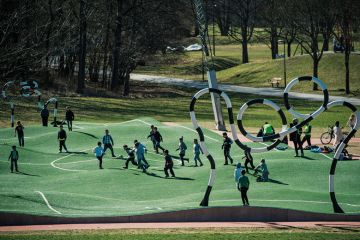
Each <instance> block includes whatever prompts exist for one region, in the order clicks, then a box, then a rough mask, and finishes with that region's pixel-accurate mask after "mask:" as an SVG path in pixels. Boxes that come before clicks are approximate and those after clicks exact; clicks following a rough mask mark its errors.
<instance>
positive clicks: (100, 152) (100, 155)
mask: <svg viewBox="0 0 360 240" xmlns="http://www.w3.org/2000/svg"><path fill="white" fill-rule="evenodd" d="M93 153H95V157H96V158H97V159H98V160H99V168H100V169H103V167H102V158H103V156H104V154H105V152H104V149H103V148H102V146H101V142H98V143H97V147H96V148H94V150H93Z"/></svg>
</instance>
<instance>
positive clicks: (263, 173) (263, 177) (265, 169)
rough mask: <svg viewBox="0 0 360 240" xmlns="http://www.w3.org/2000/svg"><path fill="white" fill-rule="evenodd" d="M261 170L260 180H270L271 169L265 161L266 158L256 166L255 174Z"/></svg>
mask: <svg viewBox="0 0 360 240" xmlns="http://www.w3.org/2000/svg"><path fill="white" fill-rule="evenodd" d="M259 171H261V177H259V180H258V181H259V182H267V181H269V170H268V167H267V165H266V163H265V159H264V158H263V159H261V162H260V164H259V165H258V166H257V167H256V169H255V173H254V175H256V174H257V173H258V172H259Z"/></svg>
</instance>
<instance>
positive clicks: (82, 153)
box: [67, 151, 88, 155]
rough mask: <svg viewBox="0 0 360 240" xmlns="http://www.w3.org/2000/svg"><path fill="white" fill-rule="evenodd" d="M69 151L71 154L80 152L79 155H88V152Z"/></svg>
mask: <svg viewBox="0 0 360 240" xmlns="http://www.w3.org/2000/svg"><path fill="white" fill-rule="evenodd" d="M67 153H69V154H79V155H87V154H88V153H86V152H73V151H68V152H67Z"/></svg>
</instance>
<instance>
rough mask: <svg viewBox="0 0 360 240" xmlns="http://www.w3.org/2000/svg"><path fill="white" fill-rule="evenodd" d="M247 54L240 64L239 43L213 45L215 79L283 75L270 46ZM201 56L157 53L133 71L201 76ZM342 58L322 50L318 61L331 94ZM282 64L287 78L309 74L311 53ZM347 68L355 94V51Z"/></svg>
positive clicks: (252, 80) (263, 81) (337, 89)
mask: <svg viewBox="0 0 360 240" xmlns="http://www.w3.org/2000/svg"><path fill="white" fill-rule="evenodd" d="M295 48H296V45H294V46H293V51H295ZM281 49H282V48H281ZM279 53H280V54H282V51H281V50H280V52H279ZM249 54H250V63H248V64H241V63H240V59H241V48H240V46H239V45H234V44H231V45H229V44H227V45H219V46H217V47H216V57H215V58H214V60H215V66H216V70H217V71H218V74H217V76H218V81H219V82H221V83H231V84H237V85H243V86H252V87H269V86H270V84H269V83H268V80H269V79H271V78H273V77H281V78H283V72H284V69H283V59H277V60H272V59H271V56H270V50H269V48H268V47H267V46H266V45H263V44H252V45H249ZM201 58H202V53H201V52H189V53H179V54H167V55H165V56H163V55H157V56H154V57H152V58H150V59H149V60H148V62H147V66H144V67H139V68H138V69H137V70H136V72H138V73H144V74H152V75H164V76H172V77H179V78H185V79H194V80H201V79H202V70H201V69H202V67H201V66H202V64H201ZM343 62H344V55H343V54H341V53H337V54H334V53H333V52H326V53H324V56H323V59H322V60H321V61H320V65H319V78H320V79H322V80H323V81H324V82H325V83H327V84H328V87H329V89H330V91H331V93H332V94H336V95H343V94H344V93H343V89H344V88H345V83H344V81H345V80H344V79H345V67H344V63H343ZM286 65H287V80H288V82H289V81H290V80H291V79H293V78H294V77H297V76H303V75H312V59H311V57H310V56H308V55H306V54H304V55H299V51H297V54H296V55H295V56H294V57H291V58H287V59H286ZM350 71H351V72H350V81H351V89H352V91H353V94H352V95H355V96H359V95H360V92H359V91H360V90H359V89H360V88H359V87H358V84H357V83H358V82H359V78H360V55H359V54H353V55H351V58H350ZM205 78H206V76H205ZM282 85H284V83H283V84H282ZM299 90H305V91H306V92H311V89H304V88H301V89H299Z"/></svg>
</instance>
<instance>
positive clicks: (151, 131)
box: [147, 125, 156, 151]
mask: <svg viewBox="0 0 360 240" xmlns="http://www.w3.org/2000/svg"><path fill="white" fill-rule="evenodd" d="M150 128H151V130H150V134H149V136H147V138H150V140H151V142H152V144H153V148H154V151H156V141H155V138H154V125H151V126H150Z"/></svg>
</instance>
